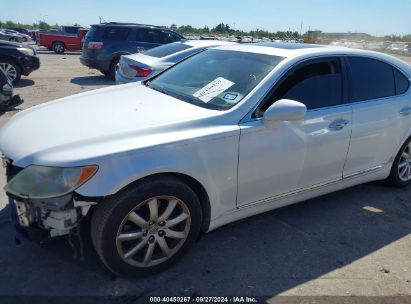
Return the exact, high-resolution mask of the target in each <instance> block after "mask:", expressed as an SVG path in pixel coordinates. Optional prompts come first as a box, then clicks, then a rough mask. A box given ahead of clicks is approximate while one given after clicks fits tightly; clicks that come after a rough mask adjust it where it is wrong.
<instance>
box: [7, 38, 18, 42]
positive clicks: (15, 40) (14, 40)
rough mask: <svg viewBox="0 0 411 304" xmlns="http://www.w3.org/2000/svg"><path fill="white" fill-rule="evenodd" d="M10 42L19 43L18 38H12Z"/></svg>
mask: <svg viewBox="0 0 411 304" xmlns="http://www.w3.org/2000/svg"><path fill="white" fill-rule="evenodd" d="M9 41H10V42H17V38H10V39H9Z"/></svg>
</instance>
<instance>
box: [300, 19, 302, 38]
mask: <svg viewBox="0 0 411 304" xmlns="http://www.w3.org/2000/svg"><path fill="white" fill-rule="evenodd" d="M302 34H303V20H301V26H300V36H301V35H302Z"/></svg>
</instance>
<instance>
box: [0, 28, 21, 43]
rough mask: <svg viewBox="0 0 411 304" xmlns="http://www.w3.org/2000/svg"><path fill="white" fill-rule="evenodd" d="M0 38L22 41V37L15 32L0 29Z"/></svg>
mask: <svg viewBox="0 0 411 304" xmlns="http://www.w3.org/2000/svg"><path fill="white" fill-rule="evenodd" d="M0 40H7V41H11V42H23V38H22V37H21V36H20V35H17V34H15V33H11V32H6V31H5V30H0Z"/></svg>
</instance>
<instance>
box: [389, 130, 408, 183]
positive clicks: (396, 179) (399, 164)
mask: <svg viewBox="0 0 411 304" xmlns="http://www.w3.org/2000/svg"><path fill="white" fill-rule="evenodd" d="M387 181H388V182H389V183H390V184H391V185H393V186H396V187H405V186H408V185H410V184H411V138H408V139H407V141H406V142H405V143H404V145H403V146H402V147H401V149H400V151H399V152H398V154H397V156H396V158H395V160H394V162H393V164H392V168H391V173H390V176H389V177H388V180H387Z"/></svg>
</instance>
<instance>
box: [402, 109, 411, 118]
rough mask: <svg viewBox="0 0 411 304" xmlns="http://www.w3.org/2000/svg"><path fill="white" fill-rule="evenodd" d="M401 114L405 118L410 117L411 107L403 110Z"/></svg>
mask: <svg viewBox="0 0 411 304" xmlns="http://www.w3.org/2000/svg"><path fill="white" fill-rule="evenodd" d="M400 114H401V115H403V116H408V115H410V114H411V107H405V108H403V109H401V111H400Z"/></svg>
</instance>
